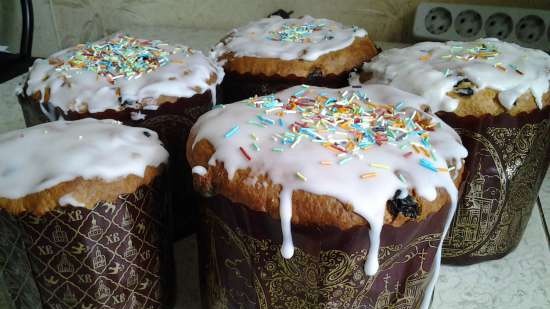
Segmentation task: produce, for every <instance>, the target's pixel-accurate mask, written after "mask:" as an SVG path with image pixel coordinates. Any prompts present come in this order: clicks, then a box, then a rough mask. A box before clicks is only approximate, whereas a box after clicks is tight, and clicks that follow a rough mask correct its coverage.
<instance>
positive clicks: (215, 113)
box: [191, 85, 467, 295]
mask: <svg viewBox="0 0 550 309" xmlns="http://www.w3.org/2000/svg"><path fill="white" fill-rule="evenodd" d="M306 89H307V90H306ZM392 89H393V90H392ZM346 91H347V93H348V94H351V93H352V92H355V91H356V92H357V93H359V94H360V95H362V94H365V95H366V96H368V97H369V98H370V100H371V101H374V102H379V103H387V104H396V103H398V102H404V104H405V105H406V104H409V105H410V106H417V105H420V104H421V102H424V101H425V99H422V98H420V97H417V96H414V95H412V94H407V93H405V92H402V91H399V90H396V89H394V88H391V87H389V86H384V85H368V86H365V87H362V88H360V89H357V88H351V87H348V88H343V89H340V90H334V89H330V90H329V89H325V88H318V87H308V88H303V87H301V86H298V87H293V88H289V89H287V90H285V91H283V92H280V93H278V94H276V95H275V97H276V98H279V99H280V100H281V101H282V102H287V100H288V98H289V97H290V96H291V95H293V94H296V93H297V92H298V93H303V94H300V96H302V95H303V96H304V97H313V98H314V97H315V96H317V95H318V94H323V95H325V96H327V97H334V96H337V94H338V93H340V94H341V93H346ZM348 97H349V95H348ZM260 100H262V99H261V98H260ZM362 106H363V107H365V106H366V105H365V103H362ZM405 109H406V110H407V111H408V113H411V114H412V113H413V110H411V109H410V108H405ZM416 113H421V112H420V111H416ZM421 114H422V115H424V116H426V117H429V116H427V115H426V114H424V113H421ZM258 115H260V116H262V115H263V116H264V117H271V118H270V119H271V120H274V119H276V118H278V117H279V116H280V115H279V116H276V114H273V113H271V114H267V115H266V114H265V113H264V112H263V110H262V109H259V108H257V107H254V106H251V105H250V104H249V103H248V101H242V102H237V103H233V104H230V105H226V106H224V107H223V108H217V109H214V110H212V111H210V112H208V113H206V114H204V115H203V116H201V117H200V118H199V120H198V121H197V123H196V124H195V126H194V127H193V129H192V132H193V133H194V134H195V139H194V141H193V147H194V145H195V144H196V143H197V142H198V141H200V140H202V139H206V140H208V141H209V142H210V143H211V144H212V145H213V146H214V147H215V153H214V154H213V155H212V157H211V158H210V160H209V162H208V164H209V165H216V163H223V164H224V167H225V169H226V170H227V173H228V177H229V178H230V179H231V178H233V176H234V175H235V172H236V171H237V170H241V169H243V170H244V169H247V168H250V170H251V175H250V177H251V178H254V179H256V178H257V176H259V175H263V174H267V175H268V176H269V178H270V179H271V180H272V182H273V183H274V184H280V185H281V186H282V190H281V192H280V197H279V198H280V207H279V209H280V217H281V228H282V235H283V244H282V247H281V254H282V256H283V257H285V258H291V257H292V255H293V252H294V246H293V243H292V235H291V218H292V193H293V192H294V191H296V190H304V191H307V192H311V193H314V194H318V195H328V196H332V197H335V198H337V199H338V200H340V201H341V202H344V203H349V204H351V205H352V206H353V210H354V212H356V213H357V214H359V215H360V216H362V217H363V218H365V219H366V220H367V221H368V222H369V225H370V227H371V230H370V233H369V238H370V244H371V245H370V248H369V253H368V257H367V261H366V263H365V272H366V273H367V274H368V275H373V274H375V273H376V272H377V269H378V250H379V246H380V233H381V230H382V227H383V223H384V214H385V210H386V203H387V201H388V200H390V199H392V198H393V197H394V195H395V193H396V192H397V191H398V190H401V191H402V192H409V191H411V190H412V189H414V190H415V191H416V193H417V194H418V195H420V196H422V197H424V198H426V199H427V200H433V199H435V198H436V196H437V192H436V188H438V187H441V188H444V189H445V190H446V191H447V192H448V193H449V195H450V196H451V199H452V207H451V209H450V214H453V213H454V209H455V207H456V201H457V189H456V187H455V185H454V183H453V180H452V177H451V176H450V174H449V173H446V172H434V171H431V170H429V169H426V168H424V167H422V166H420V165H419V164H418V161H419V160H420V158H422V155H421V154H419V153H411V154H409V155H408V156H407V157H405V156H404V154H405V153H407V152H408V151H409V150H402V149H401V148H400V146H402V145H403V144H401V142H397V144H398V145H397V146H396V145H391V144H389V143H386V144H382V145H381V146H378V145H374V146H372V147H371V148H369V149H368V151H365V152H361V153H354V154H353V155H349V157H351V158H352V159H351V160H350V161H347V162H346V163H345V164H339V161H340V162H341V160H342V159H341V158H342V157H338V156H337V155H335V154H334V153H333V152H331V151H329V150H327V148H325V147H323V146H322V144H321V143H317V142H313V141H312V140H311V139H308V138H307V137H304V138H302V140H301V142H299V143H296V144H294V143H293V144H292V146H290V145H281V143H280V141H276V140H274V139H273V136H274V135H276V134H280V135H283V134H284V133H285V132H288V131H287V128H286V126H288V125H290V124H293V123H295V122H296V121H300V120H301V116H300V113H285V114H283V116H281V119H283V121H284V126H280V125H279V123H278V122H277V121H275V122H274V124H272V125H269V124H268V123H266V122H264V124H265V125H264V127H262V126H261V125H259V126H258V123H252V124H251V123H250V122H249V121H250V120H254V119H258V118H257V117H258ZM432 121H433V122H435V123H438V124H439V125H440V126H438V127H437V128H436V129H435V131H433V132H430V143H431V145H432V147H433V148H432V149H433V150H435V151H436V156H435V159H434V160H433V165H434V166H435V167H437V168H443V169H445V168H447V163H446V162H451V161H455V162H458V163H460V162H461V161H462V159H463V158H465V157H466V155H467V152H466V149H465V148H464V147H463V146H462V145H461V143H460V138H459V137H458V135H457V134H456V132H454V131H453V130H452V129H451V128H450V127H448V126H447V125H445V124H444V123H443V122H441V120H440V119H439V118H437V117H435V116H433V117H432ZM338 132H339V133H338ZM343 132H346V131H344V130H343V129H337V130H336V132H332V134H330V133H327V134H329V135H328V136H325V138H336V136H339V134H343ZM191 135H192V136H193V134H191ZM344 135H345V134H344ZM418 141H419V137H418V135H416V134H413V136H409V137H408V138H405V139H404V140H402V143H404V144H407V143H410V142H418ZM252 143H256V145H257V147H256V146H254V147H251V144H252ZM400 144H401V145H400ZM239 147H243V148H244V149H245V151H246V152H247V154H248V155H249V156H250V158H251V160H248V159H247V158H246V157H245V155H243V153H242V152H241V151H240V149H239ZM273 147H276V148H283V149H284V151H283V152H274V151H272V149H273ZM405 147H410V144H409V146H405ZM258 148H259V150H258ZM407 149H408V148H407ZM327 160H328V161H331V162H333V163H332V165H330V166H325V165H321V164H320V162H323V161H327ZM372 164H374V165H377V166H373V165H372ZM381 166H386V167H387V169H386V168H382V167H381ZM195 168H197V167H195ZM205 168H207V167H205ZM458 168H460V166H459V167H458ZM202 172H203V171H202V169H201V173H202ZM297 172H299V173H300V174H299V175H298V174H297ZM368 172H376V176H375V177H374V178H372V179H362V177H361V176H362V175H364V173H368ZM396 173H400V174H401V175H403V176H404V178H405V180H406V181H405V182H403V181H402V180H400V178H399V177H398V176H397V175H396ZM260 185H262V184H260ZM450 222H451V215H450V216H449V219H448V221H447V222H446V225H445V230H447V229H448V226H449V224H450ZM440 248H441V244H440ZM439 250H440V249H439ZM439 257H440V255H438V259H437V260H436V264H437V263H439ZM435 278H436V276H433V279H432V280H435ZM432 289H433V285H432ZM429 294H430V295H431V291H429Z"/></svg>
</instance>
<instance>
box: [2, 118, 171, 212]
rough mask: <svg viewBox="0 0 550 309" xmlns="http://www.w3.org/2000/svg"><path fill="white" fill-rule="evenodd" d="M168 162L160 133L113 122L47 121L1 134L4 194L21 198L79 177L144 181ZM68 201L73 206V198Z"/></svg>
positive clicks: (65, 198) (85, 120)
mask: <svg viewBox="0 0 550 309" xmlns="http://www.w3.org/2000/svg"><path fill="white" fill-rule="evenodd" d="M147 135H148V136H147ZM167 159H168V152H167V151H166V150H165V149H164V148H163V147H162V144H161V142H160V140H159V139H158V135H157V133H156V132H154V131H151V130H149V129H144V128H134V127H128V126H124V125H121V124H120V123H119V122H116V121H113V120H95V119H83V120H78V121H55V122H50V123H45V124H41V125H37V126H34V127H31V128H27V129H22V130H16V131H11V132H8V133H4V134H2V135H0V196H1V197H5V198H10V199H16V198H21V197H24V196H26V195H28V194H31V193H36V192H40V191H42V190H45V189H48V188H51V187H53V186H56V185H57V184H59V183H61V182H64V181H70V180H73V179H76V178H78V177H82V178H83V179H96V178H98V179H101V180H104V181H114V180H116V179H119V178H121V177H126V176H128V175H130V174H132V175H137V176H140V177H143V176H144V173H145V168H146V167H147V166H154V167H156V166H159V165H160V164H162V163H164V162H166V161H167ZM62 199H63V201H61V200H60V203H61V202H67V203H70V201H69V200H68V199H69V197H68V196H65V197H64V198H62Z"/></svg>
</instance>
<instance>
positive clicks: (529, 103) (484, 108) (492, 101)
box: [447, 88, 550, 117]
mask: <svg viewBox="0 0 550 309" xmlns="http://www.w3.org/2000/svg"><path fill="white" fill-rule="evenodd" d="M498 94H499V92H498V91H497V90H494V89H490V88H486V89H481V90H479V91H477V92H475V93H474V94H473V95H471V96H460V95H458V94H456V93H454V92H449V93H447V95H448V96H449V97H451V98H454V99H457V100H459V104H458V107H457V108H456V109H455V110H454V111H453V113H455V114H456V115H457V116H460V117H464V116H475V117H480V116H482V115H486V114H489V115H493V116H496V115H499V114H502V113H508V114H510V115H512V116H515V115H517V114H519V113H522V112H526V113H529V112H531V111H533V110H535V109H538V106H537V104H536V101H535V97H533V95H532V94H531V92H530V91H528V92H526V93H524V94H523V95H521V96H520V97H519V98H518V99H517V100H516V104H515V105H514V106H513V107H512V108H511V109H510V110H507V109H506V108H504V107H503V106H502V104H500V101H499V100H498ZM542 103H543V107H544V106H549V105H550V92H546V93H545V94H544V95H543V97H542Z"/></svg>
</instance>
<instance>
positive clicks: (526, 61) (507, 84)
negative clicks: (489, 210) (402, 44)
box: [363, 39, 550, 112]
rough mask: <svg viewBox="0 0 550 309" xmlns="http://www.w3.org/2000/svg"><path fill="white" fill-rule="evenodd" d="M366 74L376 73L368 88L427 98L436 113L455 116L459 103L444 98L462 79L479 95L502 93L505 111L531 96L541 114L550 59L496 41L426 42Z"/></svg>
mask: <svg viewBox="0 0 550 309" xmlns="http://www.w3.org/2000/svg"><path fill="white" fill-rule="evenodd" d="M363 69H364V70H365V71H367V72H372V73H373V77H372V79H371V80H370V81H369V82H368V83H374V84H376V83H384V84H389V85H392V86H394V87H397V88H399V89H402V90H405V91H409V92H411V93H414V94H417V95H420V96H423V97H425V98H426V99H427V101H428V102H429V104H430V105H431V108H432V111H433V112H437V111H447V112H450V111H453V110H455V109H456V107H457V106H458V100H456V99H453V98H450V97H449V96H447V95H446V94H447V93H448V92H450V91H452V90H453V87H454V86H455V85H456V84H457V83H459V82H460V81H462V80H464V79H468V80H470V81H472V82H473V83H474V84H475V85H476V86H477V88H476V89H474V90H477V89H483V88H492V89H495V90H497V91H499V96H498V98H499V101H500V103H501V104H502V106H504V107H505V108H507V109H511V108H512V107H513V106H514V103H515V101H516V99H517V98H518V97H519V96H521V95H522V94H524V93H526V92H527V91H530V92H531V93H532V95H533V96H534V98H535V100H536V103H537V105H538V106H539V108H541V107H542V95H543V94H544V93H545V92H546V91H548V87H549V84H548V81H549V80H550V55H548V54H546V53H544V52H543V51H540V50H534V49H528V48H523V47H520V46H518V45H516V44H512V43H506V42H502V41H499V40H497V39H479V40H477V41H473V42H468V43H465V42H452V41H451V42H446V43H435V42H425V43H419V44H416V45H413V46H411V47H407V48H402V49H390V50H387V51H384V52H382V53H380V54H379V55H378V56H377V57H375V58H374V59H373V60H372V62H370V63H365V64H364V65H363Z"/></svg>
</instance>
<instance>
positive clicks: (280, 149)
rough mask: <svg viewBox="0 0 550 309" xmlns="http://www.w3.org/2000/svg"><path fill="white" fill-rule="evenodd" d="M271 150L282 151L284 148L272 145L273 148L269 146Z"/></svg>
mask: <svg viewBox="0 0 550 309" xmlns="http://www.w3.org/2000/svg"><path fill="white" fill-rule="evenodd" d="M271 151H273V152H283V151H285V150H284V149H283V148H281V147H273V148H271Z"/></svg>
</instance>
